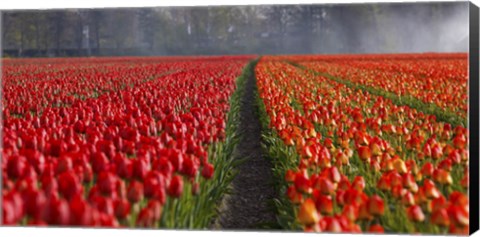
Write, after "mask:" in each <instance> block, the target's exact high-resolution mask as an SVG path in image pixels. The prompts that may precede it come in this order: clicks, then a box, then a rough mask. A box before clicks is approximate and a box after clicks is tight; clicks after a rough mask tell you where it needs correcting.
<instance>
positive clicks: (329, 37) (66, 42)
mask: <svg viewBox="0 0 480 237" xmlns="http://www.w3.org/2000/svg"><path fill="white" fill-rule="evenodd" d="M2 16H3V17H2V25H1V26H2V46H3V53H4V55H5V56H45V55H50V56H68V55H70V56H79V55H185V54H189V55H195V54H319V53H402V52H467V51H468V2H433V3H385V4H335V5H276V6H269V5H259V6H225V7H217V6H215V7H158V8H118V9H115V8H111V9H90V10H89V9H81V10H78V9H69V10H47V11H45V10H42V11H5V12H3V14H2Z"/></svg>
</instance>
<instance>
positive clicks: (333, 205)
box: [257, 59, 468, 233]
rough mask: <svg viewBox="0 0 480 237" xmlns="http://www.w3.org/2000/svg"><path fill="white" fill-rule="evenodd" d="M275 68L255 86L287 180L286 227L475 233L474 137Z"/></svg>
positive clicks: (273, 152)
mask: <svg viewBox="0 0 480 237" xmlns="http://www.w3.org/2000/svg"><path fill="white" fill-rule="evenodd" d="M270 61H278V60H276V59H274V60H268V59H267V60H263V61H262V62H261V63H260V64H259V66H258V68H257V80H258V86H259V93H260V97H261V99H262V100H261V101H260V107H261V108H263V110H264V113H263V116H262V117H263V118H262V120H263V121H264V125H265V128H266V129H267V131H268V132H266V134H265V135H264V139H265V143H266V144H267V146H268V151H269V154H270V156H271V157H272V158H273V159H274V163H275V164H276V169H277V175H278V176H279V177H284V178H285V180H284V181H285V182H283V183H280V184H279V186H280V190H281V191H284V192H286V196H287V197H288V199H287V201H286V200H285V198H284V199H283V200H278V202H277V208H279V213H283V214H280V215H283V216H284V218H279V219H280V221H282V220H283V221H284V223H283V225H284V226H287V228H292V227H303V228H304V229H305V230H314V231H349V232H352V231H353V232H354V231H359V230H360V229H362V230H365V231H383V230H384V229H385V230H386V231H389V232H396V233H398V232H413V231H415V232H417V231H421V232H428V233H445V232H447V231H449V232H451V233H465V231H467V232H468V198H467V197H466V195H465V193H466V188H467V187H466V186H467V185H468V168H465V167H468V154H466V152H467V150H466V141H467V134H466V129H464V128H462V127H457V128H455V129H452V128H451V126H450V125H449V124H445V123H441V122H436V121H435V119H434V116H429V115H426V114H423V113H421V112H420V111H416V110H414V109H410V108H408V107H406V106H396V105H394V104H393V103H392V102H391V101H389V100H388V99H385V98H383V97H379V96H374V95H370V94H369V93H367V92H365V91H359V90H354V89H352V88H349V87H347V86H345V85H343V84H341V83H338V82H336V81H334V80H331V79H330V78H327V77H322V76H318V75H316V74H313V73H311V72H310V71H306V70H302V69H299V68H295V67H293V66H291V65H288V64H285V63H281V62H276V63H274V62H270ZM269 128H270V129H271V130H270V131H269ZM436 133H438V134H442V135H441V136H439V137H437V136H436V135H435V134H436ZM427 138H428V139H427ZM405 144H406V145H405ZM392 145H394V146H392ZM422 147H423V149H422ZM432 147H433V149H432ZM420 166H421V167H422V168H421V169H419V168H418V167H420ZM450 173H451V174H452V175H451V174H450ZM446 197H448V199H446ZM288 201H290V203H288ZM384 203H385V204H384ZM292 204H293V205H292ZM384 206H385V208H384ZM425 213H426V214H425ZM289 215H290V217H289ZM291 215H294V216H296V217H297V218H296V219H292V218H291ZM448 215H449V216H450V218H449V217H448ZM428 220H430V221H431V223H433V224H435V225H432V226H431V227H429V226H428V225H427V224H425V222H426V221H428ZM281 224H282V223H281ZM445 226H446V227H445Z"/></svg>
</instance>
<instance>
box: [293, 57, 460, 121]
mask: <svg viewBox="0 0 480 237" xmlns="http://www.w3.org/2000/svg"><path fill="white" fill-rule="evenodd" d="M302 65H304V66H305V67H307V68H311V69H313V70H315V71H318V72H323V73H326V74H329V75H332V76H334V77H339V78H343V79H346V80H348V81H351V82H352V83H355V84H359V85H364V86H368V87H373V88H377V89H380V90H385V91H386V92H391V93H394V94H396V95H398V96H409V97H414V98H417V99H419V100H420V101H422V102H424V103H427V104H435V105H436V106H438V107H439V108H442V109H444V110H446V111H452V112H453V113H454V114H456V115H458V116H460V117H463V118H466V116H467V110H468V103H467V95H468V90H467V86H468V84H467V82H468V60H467V56H466V55H464V57H461V58H458V57H453V56H452V57H450V55H443V54H439V55H438V56H437V57H434V58H428V59H420V60H419V59H412V60H408V59H403V60H395V59H393V60H392V59H388V58H386V59H385V58H380V59H376V58H372V59H369V60H355V59H351V58H345V59H343V60H332V61H326V62H325V61H322V59H321V58H320V59H319V60H318V61H316V62H308V63H302Z"/></svg>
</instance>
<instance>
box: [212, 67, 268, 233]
mask: <svg viewBox="0 0 480 237" xmlns="http://www.w3.org/2000/svg"><path fill="white" fill-rule="evenodd" d="M252 74H253V73H252ZM256 90H257V86H256V80H255V75H252V76H251V77H250V78H248V79H247V82H246V85H245V92H244V96H243V98H242V101H241V103H242V107H241V109H240V125H239V133H240V134H241V140H240V142H239V144H238V145H237V149H236V151H235V159H244V158H247V160H246V161H245V162H244V163H243V164H241V165H240V166H239V167H238V168H237V169H238V174H237V176H236V177H235V179H234V180H233V182H232V184H231V185H232V186H231V187H232V193H231V194H229V195H226V197H225V198H224V199H223V201H222V205H221V206H220V213H219V217H218V218H217V220H216V223H215V224H214V226H213V228H214V229H230V230H232V229H237V230H248V229H250V230H251V229H262V228H269V226H271V224H272V223H275V222H276V219H275V210H274V208H273V204H272V200H273V199H274V198H275V197H276V191H275V188H274V185H273V174H272V164H271V163H270V161H269V160H268V159H267V158H266V157H264V156H263V152H262V146H261V124H260V121H259V119H258V117H257V113H256V111H257V107H258V106H257V103H256V100H255V94H254V92H255V91H256Z"/></svg>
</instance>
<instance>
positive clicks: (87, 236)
mask: <svg viewBox="0 0 480 237" xmlns="http://www.w3.org/2000/svg"><path fill="white" fill-rule="evenodd" d="M420 1H421V2H425V1H424V0H420ZM435 1H444V0H435ZM362 2H414V1H411V0H408V1H398V0H397V1H391V0H324V1H311V0H310V1H305V0H299V1H298V0H297V1H292V0H241V1H233V0H197V1H192V0H175V1H174V2H173V3H172V2H170V1H153V0H134V1H123V2H120V1H118V0H117V1H114V0H66V1H61V0H57V1H55V0H40V1H34V0H0V10H5V9H52V8H103V7H146V6H172V5H174V6H192V5H196V6H199V5H250V4H300V3H362ZM472 2H473V3H475V4H476V5H477V6H480V0H473V1H472ZM472 201H477V200H472ZM0 213H1V212H0ZM192 235H194V236H195V237H221V236H225V235H226V236H229V237H240V236H246V235H248V236H250V237H300V236H303V237H304V236H306V235H307V236H314V235H316V234H302V233H285V232H282V233H278V232H277V233H275V232H233V231H228V232H227V231H167V230H131V229H127V230H117V229H80V228H33V227H28V228H27V227H0V237H16V236H28V237H33V236H35V237H36V236H40V237H43V236H45V237H51V236H62V237H63V236H65V237H96V236H99V237H100V236H101V237H132V236H141V237H159V236H162V237H183V236H192ZM322 236H339V237H340V236H350V237H351V236H357V235H349V234H335V235H333V234H322ZM363 236H371V237H374V236H376V235H363ZM390 236H402V235H390ZM474 236H477V237H478V236H480V233H479V232H478V231H477V232H476V233H475V235H474Z"/></svg>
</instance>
